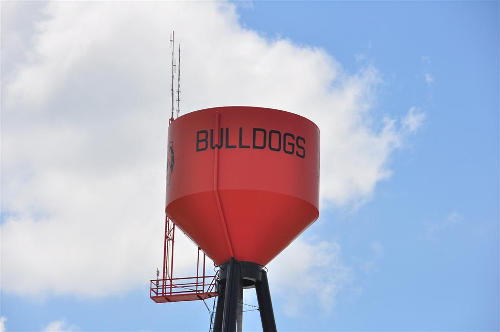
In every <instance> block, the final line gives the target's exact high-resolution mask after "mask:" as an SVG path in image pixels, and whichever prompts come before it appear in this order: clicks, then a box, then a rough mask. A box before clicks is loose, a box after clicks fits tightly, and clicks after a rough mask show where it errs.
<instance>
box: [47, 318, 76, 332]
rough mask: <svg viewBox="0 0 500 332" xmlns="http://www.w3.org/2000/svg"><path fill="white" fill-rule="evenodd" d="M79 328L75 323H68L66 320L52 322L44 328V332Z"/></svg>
mask: <svg viewBox="0 0 500 332" xmlns="http://www.w3.org/2000/svg"><path fill="white" fill-rule="evenodd" d="M75 330H77V328H76V327H75V326H73V325H68V324H67V323H66V321H64V320H56V321H53V322H50V323H49V324H48V325H47V326H46V327H45V328H44V329H43V331H44V332H72V331H75Z"/></svg>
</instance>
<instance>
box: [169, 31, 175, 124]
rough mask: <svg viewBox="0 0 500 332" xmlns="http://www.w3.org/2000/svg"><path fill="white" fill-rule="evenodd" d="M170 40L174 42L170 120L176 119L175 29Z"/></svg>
mask: <svg viewBox="0 0 500 332" xmlns="http://www.w3.org/2000/svg"><path fill="white" fill-rule="evenodd" d="M170 42H171V43H172V68H171V70H172V76H171V82H170V93H171V97H172V98H171V99H172V113H171V114H170V122H172V121H173V120H174V75H175V59H174V55H175V31H172V38H170Z"/></svg>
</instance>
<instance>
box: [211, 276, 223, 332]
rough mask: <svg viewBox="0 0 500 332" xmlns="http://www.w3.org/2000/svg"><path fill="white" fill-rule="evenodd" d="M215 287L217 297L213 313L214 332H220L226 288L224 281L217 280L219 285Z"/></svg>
mask: <svg viewBox="0 0 500 332" xmlns="http://www.w3.org/2000/svg"><path fill="white" fill-rule="evenodd" d="M217 287H218V289H217V293H218V297H217V309H216V311H215V320H214V332H220V331H222V317H223V316H224V294H225V288H226V283H225V280H219V284H218V286H217Z"/></svg>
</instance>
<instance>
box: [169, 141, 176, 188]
mask: <svg viewBox="0 0 500 332" xmlns="http://www.w3.org/2000/svg"><path fill="white" fill-rule="evenodd" d="M174 165H175V153H174V142H172V141H170V142H169V143H168V152H167V185H169V184H170V178H171V177H172V173H173V171H174Z"/></svg>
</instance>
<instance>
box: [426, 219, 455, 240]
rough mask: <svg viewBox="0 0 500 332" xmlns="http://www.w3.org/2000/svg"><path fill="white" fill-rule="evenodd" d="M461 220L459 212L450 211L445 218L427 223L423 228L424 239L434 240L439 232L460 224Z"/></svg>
mask: <svg viewBox="0 0 500 332" xmlns="http://www.w3.org/2000/svg"><path fill="white" fill-rule="evenodd" d="M462 220H463V217H462V215H461V214H459V213H457V212H450V213H449V214H448V215H447V216H446V218H444V219H443V220H441V221H437V222H433V223H429V224H428V225H427V228H426V230H425V239H427V240H435V239H436V238H437V237H438V236H439V235H440V234H441V233H443V232H445V231H447V230H450V229H451V228H453V226H455V225H457V224H460V223H461V222H462Z"/></svg>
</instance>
